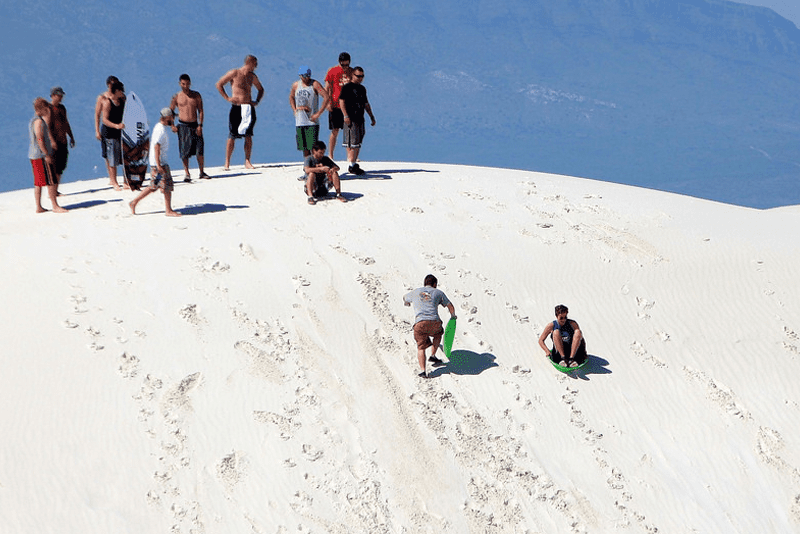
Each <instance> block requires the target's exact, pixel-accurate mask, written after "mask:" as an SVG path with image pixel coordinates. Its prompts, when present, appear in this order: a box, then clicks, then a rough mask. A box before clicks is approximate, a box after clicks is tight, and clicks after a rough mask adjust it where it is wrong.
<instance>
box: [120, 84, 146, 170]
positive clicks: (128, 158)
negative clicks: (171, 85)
mask: <svg viewBox="0 0 800 534" xmlns="http://www.w3.org/2000/svg"><path fill="white" fill-rule="evenodd" d="M122 122H123V123H124V124H125V129H123V130H122V159H123V162H124V164H125V176H126V178H127V179H128V180H129V181H141V180H144V177H145V174H146V173H147V164H148V154H149V152H150V123H149V122H148V121H147V113H146V112H145V110H144V104H142V101H141V100H140V99H139V97H138V96H136V93H134V92H133V91H130V92H129V93H128V94H127V99H126V102H125V111H124V112H123V114H122ZM137 177H138V180H137Z"/></svg>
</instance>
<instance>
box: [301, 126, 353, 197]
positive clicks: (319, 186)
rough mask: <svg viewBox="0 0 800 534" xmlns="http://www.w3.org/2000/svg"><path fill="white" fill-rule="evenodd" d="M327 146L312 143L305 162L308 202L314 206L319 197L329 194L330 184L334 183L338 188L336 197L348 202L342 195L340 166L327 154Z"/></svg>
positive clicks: (336, 188) (334, 186)
mask: <svg viewBox="0 0 800 534" xmlns="http://www.w3.org/2000/svg"><path fill="white" fill-rule="evenodd" d="M325 148H326V147H325V143H323V142H322V141H315V142H314V144H313V145H311V155H310V156H308V157H307V158H306V160H305V163H303V172H304V173H305V174H306V187H305V190H306V195H308V203H309V204H311V205H312V206H313V205H314V204H316V203H317V199H318V198H324V197H326V196H328V188H329V187H330V184H333V188H334V189H335V190H336V198H337V199H339V200H340V201H341V202H347V199H346V198H344V196H343V195H342V186H341V182H340V181H339V166H338V165H336V164H335V163H334V162H333V161H332V160H331V159H330V158H329V157H328V156H326V155H325Z"/></svg>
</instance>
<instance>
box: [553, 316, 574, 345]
mask: <svg viewBox="0 0 800 534" xmlns="http://www.w3.org/2000/svg"><path fill="white" fill-rule="evenodd" d="M556 330H558V331H559V332H560V333H561V342H562V343H564V344H565V345H571V344H572V334H574V333H575V329H574V328H572V325H571V324H570V321H569V319H567V322H566V323H564V326H559V324H558V321H553V335H555V333H556Z"/></svg>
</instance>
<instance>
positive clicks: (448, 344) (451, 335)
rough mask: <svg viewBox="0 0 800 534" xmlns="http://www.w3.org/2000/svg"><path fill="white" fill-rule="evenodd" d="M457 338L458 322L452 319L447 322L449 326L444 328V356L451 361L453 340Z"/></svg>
mask: <svg viewBox="0 0 800 534" xmlns="http://www.w3.org/2000/svg"><path fill="white" fill-rule="evenodd" d="M455 337H456V320H455V319H452V318H451V319H450V320H449V321H447V326H445V327H444V355H445V356H447V359H448V360H449V359H450V351H451V350H453V339H455Z"/></svg>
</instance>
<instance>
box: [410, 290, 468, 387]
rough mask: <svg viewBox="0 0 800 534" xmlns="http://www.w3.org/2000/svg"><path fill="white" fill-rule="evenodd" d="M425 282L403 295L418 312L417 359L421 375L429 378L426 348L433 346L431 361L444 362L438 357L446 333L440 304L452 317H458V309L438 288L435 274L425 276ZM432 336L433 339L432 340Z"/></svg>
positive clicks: (416, 318)
mask: <svg viewBox="0 0 800 534" xmlns="http://www.w3.org/2000/svg"><path fill="white" fill-rule="evenodd" d="M424 283H425V287H420V288H418V289H415V290H414V291H411V292H410V293H408V294H406V296H404V297H403V303H404V304H405V305H406V306H411V305H412V304H413V305H414V312H415V313H416V317H415V318H414V341H416V342H417V359H418V360H419V367H420V369H422V372H421V373H420V374H419V376H420V377H421V378H428V372H427V370H426V369H425V349H427V348H428V347H433V350H432V351H431V357H430V361H431V362H433V363H442V360H440V359H439V358H437V357H436V350H437V349H438V348H439V342H440V341H441V340H442V335H444V328H443V327H442V320H441V319H440V318H439V306H446V307H447V310H448V311H449V312H450V318H452V319H455V318H456V309H455V308H454V307H453V303H452V302H450V300H449V299H448V298H447V295H445V294H444V293H443V292H442V291H440V290H438V289H436V286H437V285H438V283H439V282H438V280H436V277H435V276H433V275H432V274H429V275H428V276H426V277H425V282H424ZM431 337H432V338H433V340H431Z"/></svg>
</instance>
